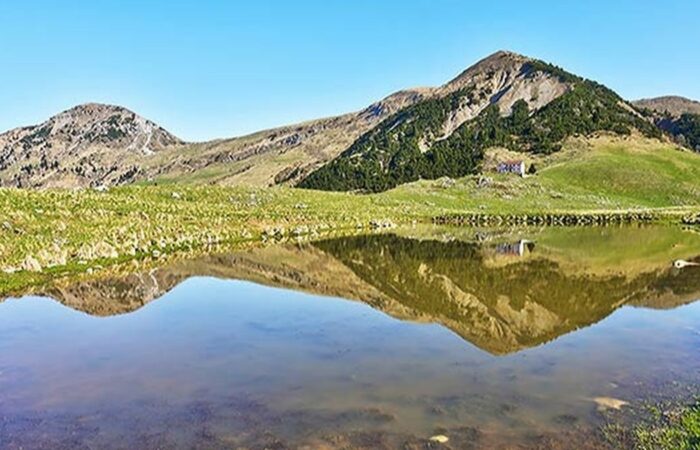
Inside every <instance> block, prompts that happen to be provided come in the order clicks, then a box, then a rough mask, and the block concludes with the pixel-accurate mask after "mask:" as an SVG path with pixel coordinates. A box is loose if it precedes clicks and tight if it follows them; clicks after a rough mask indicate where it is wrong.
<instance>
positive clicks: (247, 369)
mask: <svg viewBox="0 0 700 450" xmlns="http://www.w3.org/2000/svg"><path fill="white" fill-rule="evenodd" d="M465 233H468V232H467V231H465ZM640 236H644V238H645V239H644V243H645V245H644V246H642V245H639V242H640V241H639V237H640ZM468 237H469V238H470V239H465V236H460V235H458V234H456V232H453V231H448V232H446V231H445V230H442V229H439V230H437V229H436V230H428V231H424V232H423V231H421V232H406V233H404V234H393V235H372V236H354V237H345V238H334V239H326V240H322V241H319V242H313V243H307V244H285V245H275V246H269V247H265V248H256V249H249V250H245V251H240V252H233V253H227V254H221V255H211V256H207V257H203V258H198V259H195V260H184V261H177V262H175V263H172V264H169V265H166V266H163V267H159V268H155V269H150V270H148V271H143V272H139V271H137V272H135V273H128V274H124V275H118V276H117V275H98V277H96V278H92V279H83V280H80V281H78V282H75V281H72V280H65V281H62V282H57V283H56V284H55V285H53V286H50V287H48V288H46V289H45V290H44V292H41V293H35V294H42V295H43V296H49V297H51V298H53V299H56V300H58V301H59V302H60V303H61V304H62V305H61V304H58V303H56V302H55V301H53V300H48V299H46V298H45V297H26V298H23V299H9V300H7V301H6V302H4V303H2V304H0V436H2V437H3V439H4V440H3V441H2V442H0V447H3V446H8V447H10V448H18V447H22V446H23V447H25V448H52V449H53V448H76V447H94V448H173V447H179V448H183V447H184V448H303V447H304V446H306V448H432V447H431V445H432V446H434V445H435V444H431V443H430V441H429V437H430V436H431V435H434V434H437V433H439V434H445V435H446V436H448V437H449V439H450V441H449V442H448V443H447V445H446V447H448V448H449V447H452V448H577V449H579V448H602V447H603V446H604V444H603V443H601V441H600V440H599V439H597V438H598V437H599V435H597V434H596V431H595V430H596V429H597V428H596V427H598V426H599V425H600V424H601V421H602V420H603V419H604V414H605V415H609V414H613V415H614V414H621V413H623V412H624V408H623V410H621V411H616V410H606V411H601V410H600V408H601V406H600V405H599V404H600V401H598V403H596V399H601V398H609V399H617V400H623V401H625V402H628V403H630V405H634V404H641V402H643V401H646V400H648V399H650V398H654V399H656V398H662V399H663V398H668V397H670V396H677V395H689V394H692V393H693V392H697V391H692V389H694V386H695V384H696V383H697V373H699V372H700V358H699V357H698V355H697V348H698V345H700V332H699V330H700V304H698V303H692V301H693V300H695V299H697V298H699V297H700V270H697V269H695V268H689V269H684V270H677V269H674V268H673V267H672V265H671V262H672V261H673V260H674V259H677V258H680V257H682V258H684V259H688V260H694V261H700V258H698V254H700V247H699V246H698V245H697V244H698V243H700V242H699V241H700V239H699V237H698V235H696V234H692V233H690V234H688V233H683V232H681V231H680V230H677V229H661V230H659V229H642V230H639V229H611V230H569V231H566V230H548V231H546V232H540V233H534V234H533V233H530V232H528V233H527V235H522V236H521V235H513V236H511V235H496V234H491V235H483V234H479V235H478V236H477V237H478V241H479V242H475V241H474V240H473V239H471V238H473V237H474V235H473V234H471V235H469V236H468ZM231 280H246V281H231ZM156 299H158V301H153V300H156ZM341 299H351V300H355V301H354V302H353V301H347V300H341ZM640 306H641V307H644V308H640ZM651 308H656V309H651ZM85 313H86V314H85ZM396 319H401V320H396ZM593 324H596V325H595V326H592V325H593ZM650 358H653V361H654V364H650ZM603 413H604V414H603Z"/></svg>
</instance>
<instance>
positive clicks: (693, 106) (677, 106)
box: [632, 95, 700, 117]
mask: <svg viewBox="0 0 700 450" xmlns="http://www.w3.org/2000/svg"><path fill="white" fill-rule="evenodd" d="M632 104H633V105H634V106H636V107H638V108H645V109H649V110H652V111H656V112H658V113H665V112H668V113H669V114H670V115H671V116H673V117H679V116H681V115H682V114H686V113H687V114H700V102H696V101H695V100H690V99H689V98H685V97H679V96H675V95H668V96H664V97H655V98H645V99H641V100H636V101H634V102H632Z"/></svg>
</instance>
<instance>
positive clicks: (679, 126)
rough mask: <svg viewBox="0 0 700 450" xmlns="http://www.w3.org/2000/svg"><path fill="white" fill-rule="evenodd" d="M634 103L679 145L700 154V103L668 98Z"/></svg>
mask: <svg viewBox="0 0 700 450" xmlns="http://www.w3.org/2000/svg"><path fill="white" fill-rule="evenodd" d="M633 103H634V105H635V106H636V107H638V108H640V109H642V110H643V112H644V114H645V115H646V116H647V117H649V118H650V119H651V120H653V122H654V123H655V124H656V126H658V127H659V128H660V129H662V130H664V131H665V132H667V133H668V134H670V135H671V136H673V138H674V139H675V141H676V142H677V143H679V144H680V145H682V146H684V147H688V148H690V149H692V150H695V151H696V152H700V102H696V101H694V100H690V99H687V98H684V97H676V96H668V97H657V98H652V99H644V100H637V101H636V102H633Z"/></svg>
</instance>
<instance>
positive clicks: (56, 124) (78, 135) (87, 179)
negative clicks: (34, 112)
mask: <svg viewBox="0 0 700 450" xmlns="http://www.w3.org/2000/svg"><path fill="white" fill-rule="evenodd" d="M180 144H182V141H181V140H180V139H178V138H176V137H175V136H173V135H172V134H170V133H168V132H167V131H165V130H164V129H163V128H161V127H159V126H158V125H156V124H155V123H153V122H151V121H150V120H147V119H144V118H143V117H141V116H139V115H137V114H136V113H134V112H133V111H130V110H128V109H126V108H122V107H120V106H114V105H104V104H99V103H88V104H84V105H79V106H76V107H74V108H71V109H69V110H66V111H63V112H61V113H59V114H57V115H55V116H53V117H51V118H50V119H48V120H47V121H45V122H44V123H42V124H39V125H35V126H29V127H23V128H16V129H14V130H10V131H8V132H6V133H3V134H0V183H1V184H3V185H12V186H18V187H38V186H44V187H52V186H54V187H68V186H88V185H93V186H94V185H100V184H118V183H123V182H127V181H131V180H132V179H133V178H134V176H135V175H136V173H137V172H138V169H137V168H136V166H135V165H129V161H130V160H131V159H138V157H139V156H145V155H151V154H153V153H155V152H158V151H161V150H163V149H165V148H168V147H172V146H176V145H180Z"/></svg>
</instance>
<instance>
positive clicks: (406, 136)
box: [299, 52, 661, 192]
mask: <svg viewBox="0 0 700 450" xmlns="http://www.w3.org/2000/svg"><path fill="white" fill-rule="evenodd" d="M635 130H636V131H639V132H641V133H643V134H644V135H646V136H648V137H660V136H661V133H660V131H659V130H658V129H657V128H656V127H655V126H654V125H653V124H651V123H650V122H649V121H648V120H646V119H645V118H644V117H643V116H642V115H641V114H640V113H639V112H638V111H637V110H636V109H635V108H634V107H633V106H632V105H630V104H629V103H627V102H625V101H624V100H623V99H622V98H620V97H619V96H618V95H617V94H615V93H614V92H613V91H611V90H610V89H607V88H606V87H604V86H602V85H600V84H597V83H595V82H593V81H589V80H585V79H583V78H581V77H578V76H576V75H573V74H570V73H568V72H566V71H564V70H562V69H560V68H558V67H555V66H552V65H550V64H547V63H544V62H542V61H539V60H535V59H531V58H527V57H524V56H522V55H518V54H514V53H510V52H498V53H496V54H494V55H491V56H489V57H488V58H486V59H484V60H482V61H480V62H479V63H477V64H476V65H475V66H473V67H472V68H470V69H468V70H467V71H465V72H464V73H462V74H461V75H460V76H459V77H457V78H456V79H454V80H452V81H451V82H449V83H447V84H446V85H445V86H443V87H442V88H439V89H437V90H435V91H434V92H433V95H430V96H428V97H427V98H426V99H424V100H422V101H420V102H418V103H416V104H414V105H412V106H409V107H407V108H405V109H404V110H402V111H399V112H397V113H395V114H393V115H391V116H389V117H388V118H387V119H385V120H384V121H383V122H382V123H381V124H379V125H378V126H377V127H375V128H373V129H372V130H370V131H369V132H367V133H365V134H364V135H362V136H361V137H360V138H359V139H358V140H357V141H355V142H354V143H353V145H351V146H350V147H349V148H348V149H347V150H345V151H344V152H343V153H342V154H341V155H340V156H339V157H338V158H336V159H335V160H334V161H332V162H331V163H329V164H327V165H325V166H323V167H321V168H320V169H318V170H316V171H315V172H313V173H311V174H310V175H309V176H308V177H306V178H305V179H304V180H302V181H301V183H300V184H299V186H300V187H303V188H312V189H322V190H336V191H347V190H362V191H371V192H379V191H384V190H387V189H391V188H393V187H395V186H398V185H400V184H404V183H407V182H411V181H416V180H419V179H435V178H439V177H442V176H450V177H461V176H465V175H468V174H472V173H476V172H477V171H478V170H479V166H480V164H481V162H482V160H483V158H484V151H485V150H486V149H487V148H491V147H505V148H507V149H509V150H513V151H518V152H527V153H541V154H549V153H553V152H556V151H558V150H559V149H560V148H561V143H562V142H563V141H564V139H566V138H567V137H570V136H573V135H589V134H591V133H593V132H597V131H609V132H613V133H616V134H623V135H627V134H630V133H632V132H633V131H635Z"/></svg>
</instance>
